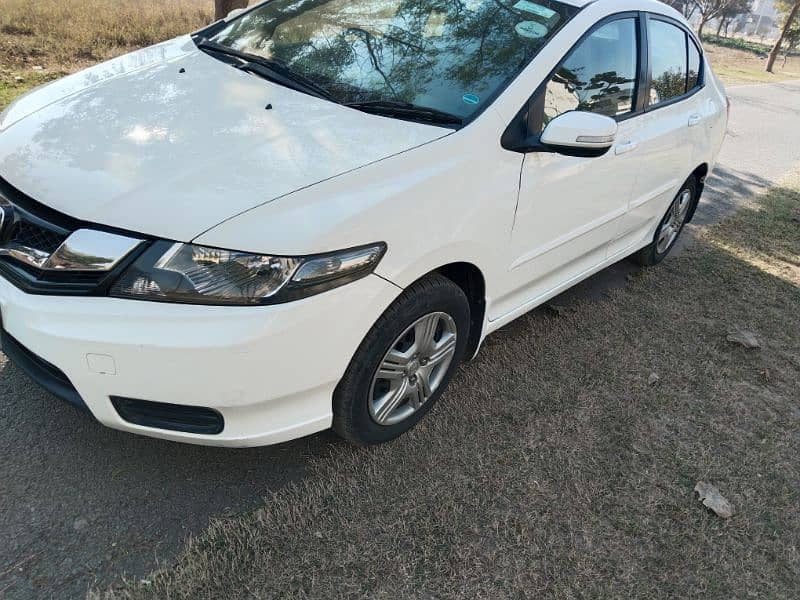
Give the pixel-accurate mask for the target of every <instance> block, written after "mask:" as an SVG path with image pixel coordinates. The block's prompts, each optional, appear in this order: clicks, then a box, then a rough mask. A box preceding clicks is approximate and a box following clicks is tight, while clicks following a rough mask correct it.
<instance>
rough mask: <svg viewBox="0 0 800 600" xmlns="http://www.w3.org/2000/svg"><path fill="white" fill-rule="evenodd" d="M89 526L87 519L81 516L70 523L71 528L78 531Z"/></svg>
mask: <svg viewBox="0 0 800 600" xmlns="http://www.w3.org/2000/svg"><path fill="white" fill-rule="evenodd" d="M88 526H89V521H87V520H86V519H84V518H83V517H81V518H80V519H75V522H74V523H73V524H72V528H73V529H74V530H75V531H80V530H81V529H86V528H87V527H88Z"/></svg>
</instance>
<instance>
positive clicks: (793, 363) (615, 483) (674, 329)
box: [111, 179, 800, 598]
mask: <svg viewBox="0 0 800 600" xmlns="http://www.w3.org/2000/svg"><path fill="white" fill-rule="evenodd" d="M798 220H800V179H798V180H796V181H795V182H794V183H793V184H792V185H790V186H787V187H783V188H778V189H775V190H773V191H772V192H771V193H770V194H768V195H767V196H766V197H764V198H763V199H761V200H760V201H758V202H757V203H754V204H753V205H752V206H751V207H749V208H747V209H745V210H743V211H742V212H740V213H739V214H738V215H736V216H734V217H733V218H731V219H729V220H727V221H725V222H724V223H723V224H721V225H719V226H716V227H713V228H712V229H711V230H709V231H707V232H703V233H700V234H699V236H700V237H699V240H698V241H697V242H696V244H695V245H694V246H693V247H692V249H691V251H689V252H687V253H685V254H683V255H682V256H679V257H673V258H670V259H668V260H667V261H666V263H664V264H663V265H662V266H661V267H659V268H656V269H651V270H647V271H644V272H642V273H641V275H640V276H638V277H635V278H634V279H633V280H632V281H631V282H630V283H629V284H628V285H627V287H626V288H624V289H622V290H618V291H615V292H613V293H612V294H611V296H610V297H608V298H605V299H603V300H600V301H597V302H589V301H581V302H578V303H574V304H572V305H571V306H569V311H568V312H567V313H566V314H561V315H557V314H552V313H550V312H548V311H547V310H539V311H536V312H534V313H532V314H530V315H528V316H526V317H524V318H522V319H521V320H519V321H517V322H516V323H514V324H512V325H511V326H509V327H507V328H505V329H503V330H501V331H500V332H498V333H496V334H495V335H493V336H491V337H490V338H489V340H488V341H487V344H486V347H485V348H484V349H483V351H482V353H481V355H480V356H479V358H478V359H477V360H476V361H475V362H472V363H470V364H467V365H465V366H463V367H462V368H461V369H460V372H459V374H458V376H457V377H456V379H455V381H454V382H453V386H452V388H451V390H450V391H449V392H448V393H447V394H446V395H445V397H444V398H443V400H442V402H441V403H440V404H439V405H438V406H437V407H436V408H435V409H434V410H433V411H432V413H431V414H430V415H429V416H428V418H427V419H426V420H425V421H424V422H423V423H422V424H421V426H420V427H419V428H417V429H416V430H415V431H413V432H412V433H411V434H409V435H407V436H406V437H404V438H401V439H400V440H398V441H397V442H395V443H393V444H391V445H389V446H385V447H380V448H374V449H367V450H359V449H353V448H349V447H347V446H345V445H344V444H333V445H331V446H330V448H329V450H328V452H326V453H325V454H324V455H322V456H319V457H317V458H315V459H313V460H312V462H311V466H310V468H309V471H308V473H307V477H306V478H305V479H304V481H302V482H301V483H299V484H296V485H292V486H290V487H288V488H285V489H283V490H280V491H278V492H277V493H275V494H273V495H272V496H270V497H269V498H266V500H265V503H264V505H263V507H262V508H261V509H259V510H258V511H256V512H254V513H252V514H247V515H243V516H240V517H236V518H232V519H225V520H220V521H218V522H216V523H215V524H213V525H212V526H211V527H210V528H209V529H208V530H207V532H206V533H204V534H203V535H201V536H200V537H199V538H197V539H195V540H192V541H190V543H188V545H187V547H186V549H185V551H184V552H183V553H182V554H181V555H180V557H179V558H178V559H177V561H176V563H175V564H174V566H173V567H171V568H169V569H167V570H164V571H162V572H160V573H157V574H155V575H154V576H153V577H151V578H149V579H148V582H147V583H141V582H133V583H131V585H129V586H127V587H125V588H123V589H119V590H116V591H115V592H113V593H112V594H111V595H112V596H114V597H118V598H165V597H170V598H219V597H237V598H244V597H253V598H283V597H317V598H329V597H353V598H357V597H372V598H395V597H417V598H463V597H471V598H472V597H475V598H508V597H559V598H581V597H619V598H626V597H637V598H643V597H653V598H655V597H688V596H695V595H697V596H700V595H702V596H704V597H709V598H733V597H736V598H745V597H754V598H790V597H796V592H797V590H798V589H800V555H799V554H798V540H800V512H799V511H800V463H798V461H797V456H798V453H799V452H800V393H799V392H798V389H800V347H799V346H800V344H799V343H798V340H800V274H799V273H798V269H797V267H798V264H800V227H798V224H797V223H798ZM752 257H758V264H756V263H755V262H754V261H753V260H750V258H752ZM761 265H768V266H769V267H770V268H769V269H766V270H765V269H763V268H761ZM775 273H778V274H780V276H776V275H775ZM732 327H747V328H750V329H752V330H754V331H755V332H756V333H757V335H758V337H759V339H760V340H761V343H762V346H763V347H762V348H761V349H760V350H745V349H744V348H741V347H738V346H736V345H734V344H732V343H730V342H728V341H726V333H727V331H728V329H729V328H732ZM651 373H657V374H658V375H659V376H660V380H659V381H658V383H656V384H655V385H650V384H648V378H649V376H650V374H651ZM264 468H265V469H269V468H270V465H268V464H266V465H264ZM698 480H708V481H711V482H712V483H714V484H715V485H716V486H718V487H719V488H720V490H721V491H722V493H723V494H724V495H725V496H727V497H728V498H729V499H730V500H731V501H732V503H733V505H734V507H735V510H736V514H735V515H734V516H733V518H732V519H730V520H727V521H726V520H722V519H720V518H718V517H716V516H715V515H714V514H712V513H711V512H709V511H708V510H707V509H705V508H704V507H703V506H702V505H701V504H700V503H699V502H698V500H697V498H696V496H695V495H694V494H693V491H692V490H693V487H694V485H695V483H696V482H697V481H698Z"/></svg>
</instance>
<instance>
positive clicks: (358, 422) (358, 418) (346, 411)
mask: <svg viewBox="0 0 800 600" xmlns="http://www.w3.org/2000/svg"><path fill="white" fill-rule="evenodd" d="M436 312H442V313H445V314H447V315H449V316H450V317H451V318H452V320H453V321H454V323H455V327H456V332H457V333H456V339H455V343H456V347H455V354H454V355H453V359H452V361H451V362H450V364H449V366H448V367H447V370H446V372H445V374H444V376H443V378H442V379H441V380H440V383H439V384H438V387H437V388H436V390H435V391H434V392H433V393H432V394H431V395H430V396H429V397H428V398H427V399H426V401H425V402H424V404H422V405H421V406H420V407H419V408H418V409H417V410H416V412H414V413H413V414H411V415H410V416H408V417H407V418H406V419H404V420H403V421H401V422H399V423H395V424H392V425H381V424H379V423H377V422H376V420H375V419H373V417H372V415H371V413H370V403H371V402H372V398H371V393H372V383H373V377H374V376H375V374H376V372H377V370H378V367H379V365H380V364H381V362H382V361H383V359H384V356H385V355H386V353H387V352H389V350H390V349H391V348H392V347H393V344H394V343H395V342H396V340H397V339H398V337H399V336H400V335H401V334H402V333H403V332H405V331H406V329H408V328H409V327H410V326H411V325H413V324H414V323H415V322H417V321H418V320H419V319H421V318H422V317H424V316H426V315H429V314H430V313H436ZM469 328H470V308H469V301H468V300H467V297H466V295H465V294H464V292H463V290H462V289H461V288H460V287H458V286H457V285H456V284H454V283H453V282H452V281H450V280H449V279H447V278H446V277H443V276H441V275H438V274H433V275H429V276H427V277H425V278H424V279H421V280H420V281H418V282H416V283H415V284H414V285H412V286H411V287H409V288H408V289H406V290H405V291H404V292H403V293H402V294H401V295H400V297H398V298H397V300H395V301H394V302H393V303H392V305H391V306H390V307H389V308H388V309H386V312H384V313H383V315H381V317H380V318H379V319H378V321H377V322H376V323H375V325H374V326H373V327H372V329H371V330H370V331H369V333H368V334H367V336H366V337H365V338H364V341H363V342H361V345H360V346H359V348H358V350H357V351H356V354H355V356H354V357H353V359H352V360H351V361H350V365H349V366H348V368H347V371H346V372H345V374H344V377H343V378H342V380H341V381H340V382H339V385H338V386H337V387H336V391H335V392H334V396H333V429H334V431H335V432H336V433H337V434H339V435H340V436H341V437H343V438H344V439H346V440H348V441H350V442H352V443H355V444H358V445H362V446H366V445H373V444H381V443H384V442H388V441H390V440H393V439H394V438H396V437H398V436H400V435H402V434H403V433H405V432H406V431H408V430H409V429H411V428H412V427H414V426H415V425H416V424H417V423H418V422H419V421H420V420H421V419H422V418H423V417H424V416H425V414H426V413H427V412H428V411H429V410H430V409H431V407H432V406H433V405H434V404H435V403H436V401H437V400H438V399H439V397H440V396H441V395H442V392H443V391H444V390H445V388H446V387H447V385H448V384H449V382H450V379H451V378H452V376H453V372H454V371H455V369H456V368H457V366H458V364H459V363H460V362H461V361H462V360H463V358H464V353H465V350H466V347H467V341H468V337H469ZM442 368H444V366H443V367H442Z"/></svg>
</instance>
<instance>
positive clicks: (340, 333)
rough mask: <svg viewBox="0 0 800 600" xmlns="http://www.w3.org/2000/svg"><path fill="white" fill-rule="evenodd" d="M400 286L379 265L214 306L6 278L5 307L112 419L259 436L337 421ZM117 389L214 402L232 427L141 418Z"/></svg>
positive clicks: (222, 441) (250, 441) (218, 440)
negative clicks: (321, 287)
mask: <svg viewBox="0 0 800 600" xmlns="http://www.w3.org/2000/svg"><path fill="white" fill-rule="evenodd" d="M400 291H401V290H400V289H399V288H397V287H396V286H394V285H392V284H391V283H389V282H387V281H385V280H383V279H381V278H380V277H378V276H376V275H370V276H367V277H365V278H363V279H361V280H359V281H356V282H354V283H351V284H348V285H345V286H342V287H340V288H338V289H335V290H332V291H329V292H326V293H323V294H320V295H318V296H313V297H311V298H307V299H304V300H300V301H297V302H291V303H288V304H281V305H275V306H264V307H217V306H189V305H178V304H166V303H156V302H142V301H135V300H119V299H114V298H93V297H57V296H36V295H29V294H25V293H24V292H22V291H21V290H19V289H17V288H16V287H14V286H13V285H12V284H10V283H9V282H8V281H6V280H5V279H2V278H0V310H2V324H3V328H4V329H5V331H6V332H7V333H8V334H9V335H10V336H12V338H13V340H15V341H17V342H18V343H19V344H20V345H21V346H23V347H24V349H26V350H27V351H29V352H30V353H32V354H33V355H35V357H36V358H38V359H41V360H42V361H46V363H45V364H47V363H49V364H50V365H51V366H53V367H55V368H56V369H57V370H58V371H60V372H61V373H63V375H65V376H66V377H67V378H68V380H69V383H71V384H72V386H73V387H74V389H75V390H76V391H77V393H78V395H79V396H80V400H82V401H83V403H84V404H85V406H86V408H87V409H88V410H89V411H90V412H91V414H92V415H93V416H94V417H95V418H96V419H97V420H98V421H100V422H101V423H103V424H104V425H107V426H109V427H113V428H115V429H120V430H124V431H129V432H132V433H138V434H142V435H148V436H152V437H159V438H165V439H170V440H175V441H180V442H190V443H196V444H205V445H217V446H260V445H266V444H274V443H279V442H284V441H287V440H290V439H294V438H297V437H301V436H304V435H308V434H311V433H315V432H317V431H322V430H324V429H327V428H329V427H330V426H331V422H332V404H331V398H332V395H333V391H334V388H335V387H336V385H337V383H338V382H339V380H340V379H341V377H342V375H343V374H344V372H345V370H346V368H347V365H348V364H349V362H350V359H351V358H352V357H353V355H354V354H355V351H356V349H357V348H358V345H359V344H360V343H361V341H362V340H363V338H364V336H365V335H366V334H367V332H368V331H369V329H370V328H371V327H372V325H373V324H374V323H375V321H376V320H377V319H378V317H379V316H380V315H381V313H383V311H384V310H385V309H386V308H387V307H388V306H389V304H390V303H391V302H392V301H393V300H394V299H395V298H396V297H397V295H398V294H399V293H400ZM12 359H13V357H12ZM21 366H22V365H21ZM59 395H60V394H59ZM112 397H115V398H132V399H138V400H145V401H149V402H163V403H170V404H178V405H183V406H193V407H205V408H209V409H213V410H215V411H218V412H219V413H220V414H221V415H222V416H223V418H224V428H223V430H222V431H221V432H220V433H218V434H215V435H205V434H195V433H185V432H180V431H171V430H165V429H159V428H155V427H146V426H142V425H137V424H134V423H131V422H128V421H126V420H124V419H123V418H122V417H121V416H120V414H119V413H118V412H117V410H116V409H115V408H114V405H113V403H112V401H111V398H112Z"/></svg>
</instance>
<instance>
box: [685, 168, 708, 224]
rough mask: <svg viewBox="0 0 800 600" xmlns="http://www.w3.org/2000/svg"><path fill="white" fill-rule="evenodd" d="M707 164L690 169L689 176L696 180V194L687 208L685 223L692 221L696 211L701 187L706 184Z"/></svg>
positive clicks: (701, 193)
mask: <svg viewBox="0 0 800 600" xmlns="http://www.w3.org/2000/svg"><path fill="white" fill-rule="evenodd" d="M708 172H709V166H708V163H703V164H701V165H700V166H699V167H697V168H696V169H695V170H694V171H692V175H691V177H694V179H695V181H696V182H697V194H695V199H694V203H693V204H692V207H691V208H690V209H689V216H688V217H687V218H686V222H687V223H691V222H692V218H694V213H695V211H697V205H698V204H700V196H702V195H703V189H704V188H705V186H706V177H707V176H708Z"/></svg>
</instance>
